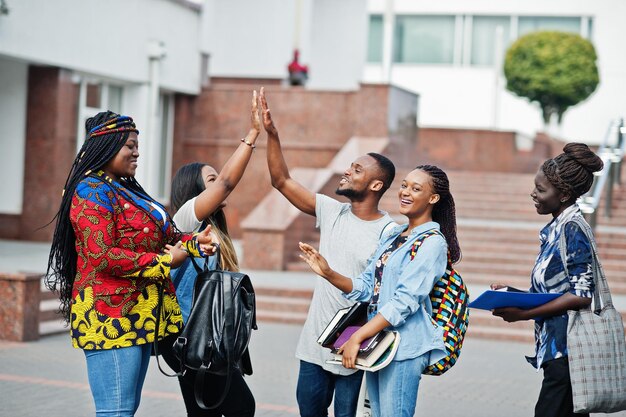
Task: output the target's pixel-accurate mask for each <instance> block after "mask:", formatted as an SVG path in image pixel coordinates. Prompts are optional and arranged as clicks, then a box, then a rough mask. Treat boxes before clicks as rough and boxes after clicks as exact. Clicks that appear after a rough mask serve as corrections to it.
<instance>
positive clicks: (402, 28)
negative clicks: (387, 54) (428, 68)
mask: <svg viewBox="0 0 626 417" xmlns="http://www.w3.org/2000/svg"><path fill="white" fill-rule="evenodd" d="M455 19H456V17H455V16H397V17H396V25H395V34H394V51H393V52H394V53H393V57H394V62H397V63H411V64H450V65H451V64H453V62H454V44H455V25H456V24H455Z"/></svg>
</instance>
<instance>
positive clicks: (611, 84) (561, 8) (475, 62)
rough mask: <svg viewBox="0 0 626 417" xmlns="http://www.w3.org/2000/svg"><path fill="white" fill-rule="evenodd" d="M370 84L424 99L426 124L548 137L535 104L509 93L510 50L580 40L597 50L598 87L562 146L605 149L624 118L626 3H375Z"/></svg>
mask: <svg viewBox="0 0 626 417" xmlns="http://www.w3.org/2000/svg"><path fill="white" fill-rule="evenodd" d="M368 12H369V30H368V39H369V42H368V53H367V63H366V64H365V66H364V68H365V69H364V72H363V78H362V80H363V82H375V83H380V82H383V83H384V82H391V83H394V84H396V85H398V86H401V87H404V88H406V89H408V90H411V91H414V92H416V93H418V94H419V96H420V114H419V116H418V124H419V126H424V127H458V128H481V129H483V128H486V129H496V130H513V131H516V132H520V133H522V134H526V135H529V136H534V134H535V132H537V131H539V130H544V126H543V121H542V118H541V111H540V108H539V106H538V105H537V104H534V103H533V104H530V103H529V102H528V101H527V100H526V99H524V98H519V97H516V96H514V95H513V94H512V93H510V92H508V91H507V90H506V88H505V87H506V80H505V78H504V75H503V71H502V65H503V60H504V53H505V51H506V48H507V47H508V46H509V45H510V44H511V43H512V42H513V41H515V40H516V39H517V38H518V37H520V36H522V35H524V34H526V33H529V32H532V31H536V30H560V31H566V32H573V33H577V34H580V35H581V36H582V37H584V38H586V39H589V40H590V41H591V42H592V43H593V44H594V46H595V48H596V52H597V55H598V61H597V65H598V68H599V73H600V84H599V85H598V88H597V89H596V91H595V93H594V94H593V95H592V96H590V97H589V98H588V99H587V100H585V101H584V102H582V103H580V104H578V105H577V106H575V107H572V108H570V109H569V110H568V111H567V112H566V113H565V116H564V119H563V123H562V125H561V126H560V127H559V128H558V129H557V131H556V133H557V135H558V136H560V137H562V138H563V139H565V140H568V141H572V140H580V141H584V142H587V143H599V142H600V141H601V140H602V139H603V137H604V135H605V132H606V130H607V127H608V125H609V122H610V120H611V119H614V118H619V117H623V116H624V115H626V100H625V99H624V97H626V54H624V53H623V51H622V49H623V48H622V46H621V42H620V40H619V39H621V36H622V35H623V33H624V19H625V18H626V2H623V1H620V0H597V1H588V0H550V1H545V0H526V1H517V0H500V1H497V2H494V1H489V0H472V1H463V0H449V1H445V2H441V1H440V2H426V1H409V0H369V2H368Z"/></svg>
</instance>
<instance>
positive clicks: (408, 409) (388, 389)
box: [365, 353, 430, 417]
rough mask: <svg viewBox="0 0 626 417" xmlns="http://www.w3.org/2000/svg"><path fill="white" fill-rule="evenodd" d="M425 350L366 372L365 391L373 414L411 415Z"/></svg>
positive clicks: (377, 416) (383, 416) (376, 416)
mask: <svg viewBox="0 0 626 417" xmlns="http://www.w3.org/2000/svg"><path fill="white" fill-rule="evenodd" d="M429 357H430V354H429V353H425V354H423V355H422V356H418V357H417V358H414V359H407V360H403V361H392V362H391V363H390V364H389V365H387V366H386V367H385V368H383V369H381V370H380V371H378V372H368V373H367V376H366V377H365V378H366V381H367V394H368V396H369V400H370V406H371V408H372V416H374V417H413V414H414V413H415V406H416V404H417V390H418V388H419V385H420V379H421V378H422V371H423V370H424V369H425V368H426V366H428V359H429Z"/></svg>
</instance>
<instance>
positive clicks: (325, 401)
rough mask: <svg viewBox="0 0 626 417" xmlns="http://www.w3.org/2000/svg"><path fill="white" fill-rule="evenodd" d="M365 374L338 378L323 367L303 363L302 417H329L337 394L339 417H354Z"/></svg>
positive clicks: (300, 377) (300, 383) (299, 393)
mask: <svg viewBox="0 0 626 417" xmlns="http://www.w3.org/2000/svg"><path fill="white" fill-rule="evenodd" d="M362 380H363V371H357V372H355V373H353V374H351V375H335V374H333V373H332V372H328V371H326V370H324V368H322V367H321V366H319V365H315V364H313V363H309V362H305V361H300V375H298V387H297V389H296V398H297V399H298V407H299V408H300V416H301V417H326V416H328V407H330V403H331V402H332V400H333V393H334V394H335V417H354V415H355V414H356V407H357V401H358V399H359V390H360V389H361V381H362Z"/></svg>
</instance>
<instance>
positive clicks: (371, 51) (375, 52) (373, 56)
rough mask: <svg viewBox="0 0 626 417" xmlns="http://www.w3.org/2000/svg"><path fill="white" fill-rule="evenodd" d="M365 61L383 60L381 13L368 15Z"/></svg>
mask: <svg viewBox="0 0 626 417" xmlns="http://www.w3.org/2000/svg"><path fill="white" fill-rule="evenodd" d="M367 62H383V17H382V16H381V15H372V16H370V26H369V34H368V37H367Z"/></svg>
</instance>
